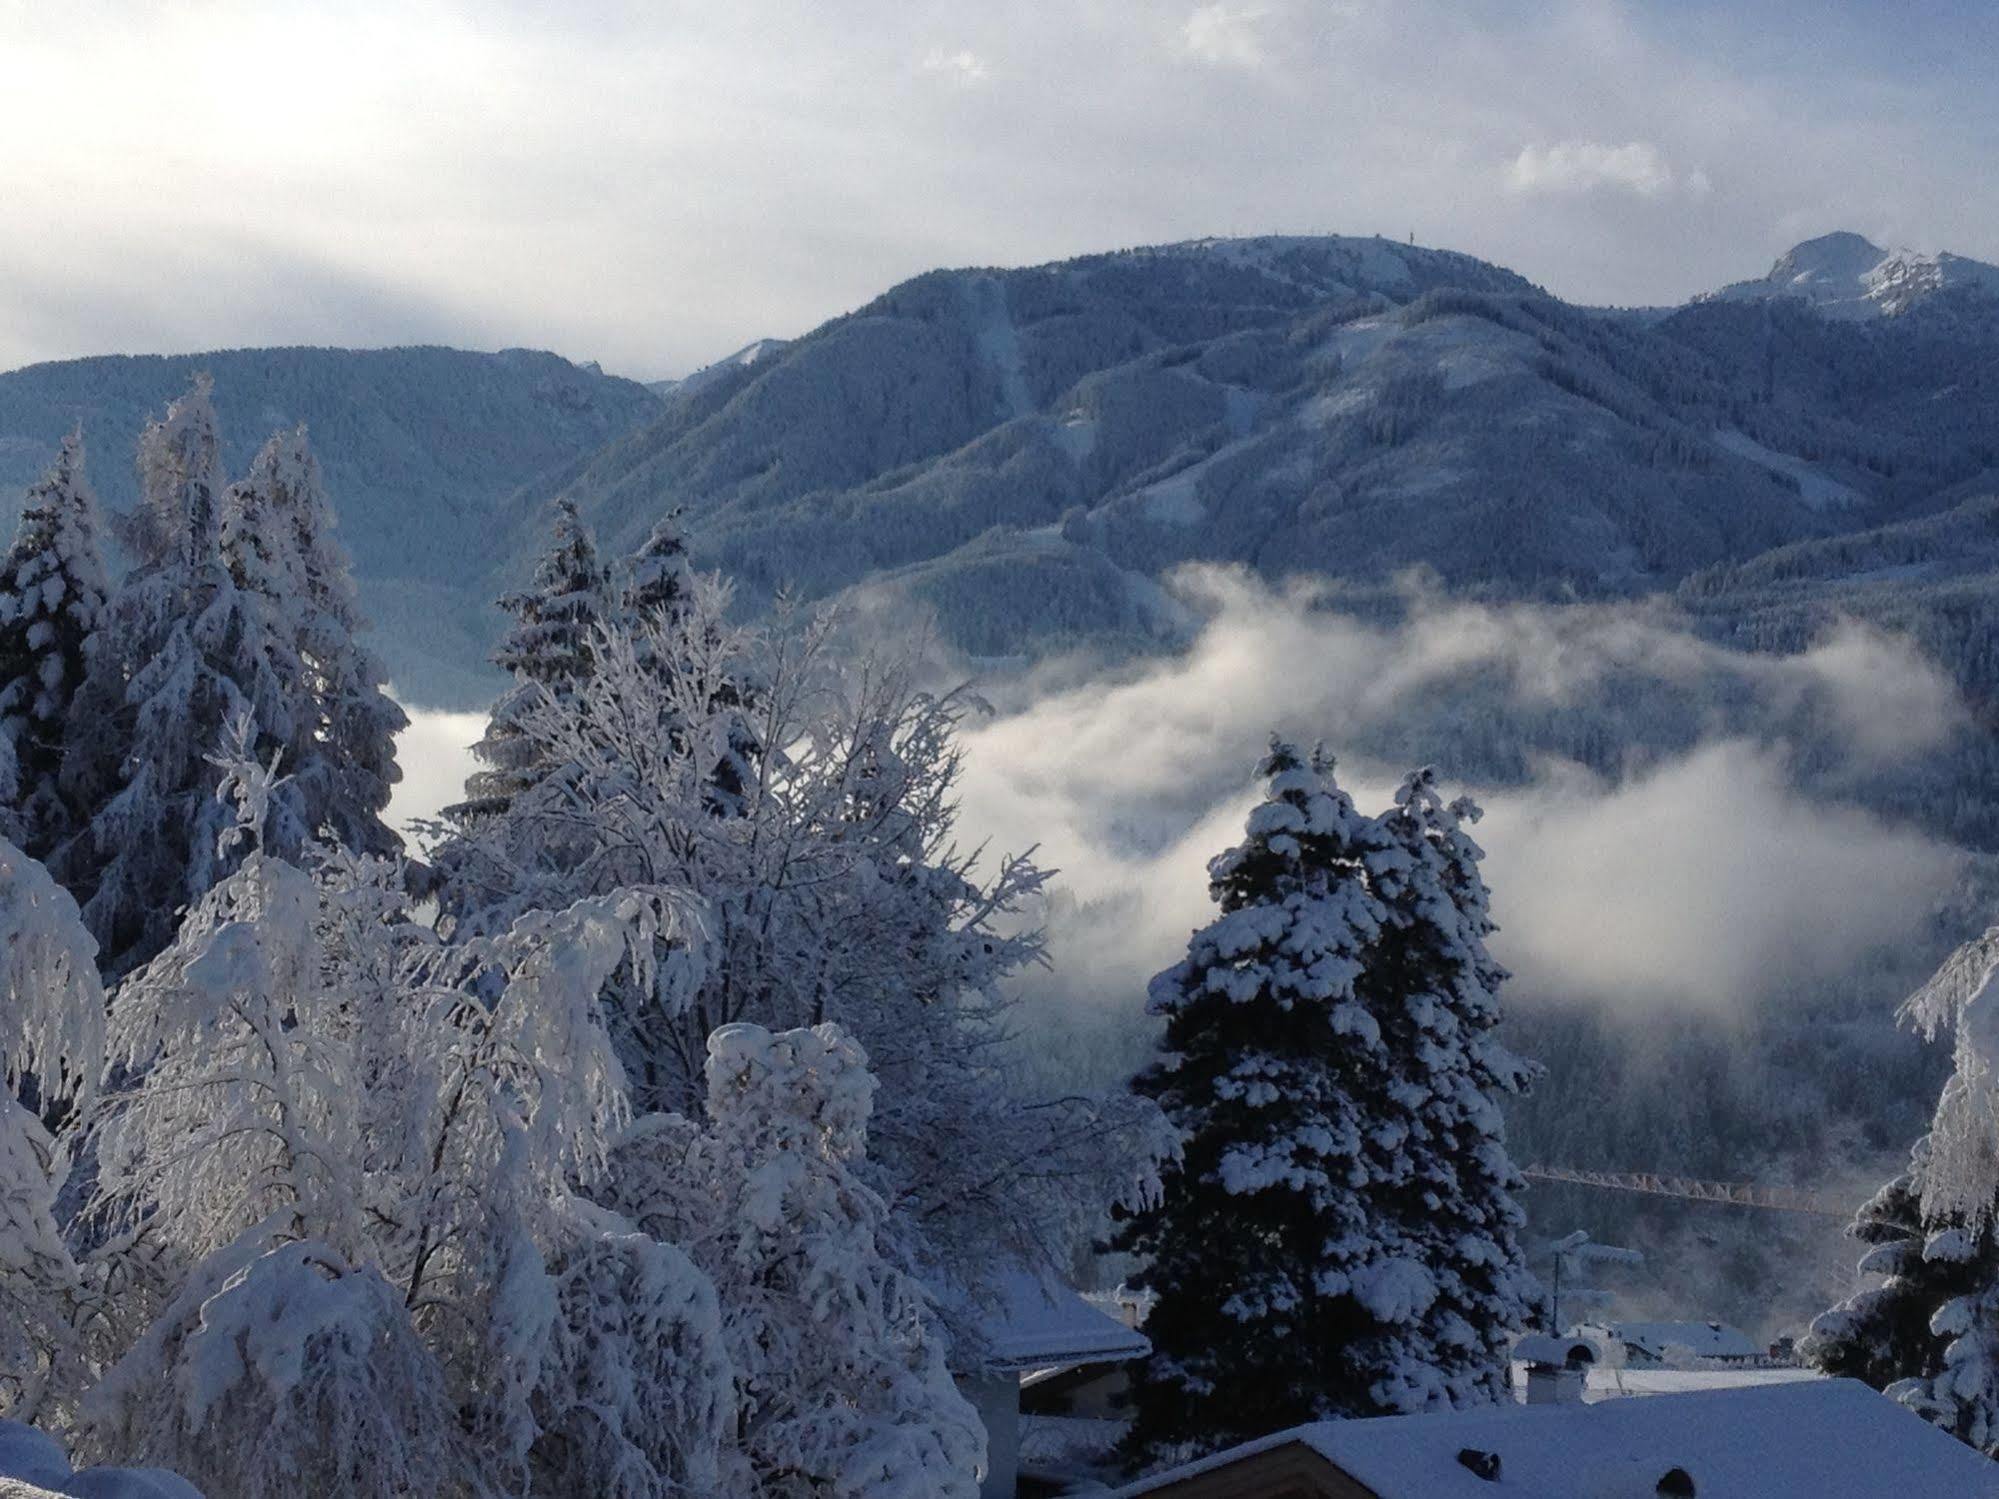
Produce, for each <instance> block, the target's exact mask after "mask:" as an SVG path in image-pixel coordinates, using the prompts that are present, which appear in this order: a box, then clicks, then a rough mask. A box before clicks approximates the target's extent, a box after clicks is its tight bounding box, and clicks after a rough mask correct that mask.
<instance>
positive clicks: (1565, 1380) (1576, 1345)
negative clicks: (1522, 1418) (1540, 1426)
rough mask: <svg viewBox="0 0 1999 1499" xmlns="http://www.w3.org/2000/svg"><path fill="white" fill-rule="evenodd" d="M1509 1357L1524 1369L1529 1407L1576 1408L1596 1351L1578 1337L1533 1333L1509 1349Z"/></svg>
mask: <svg viewBox="0 0 1999 1499" xmlns="http://www.w3.org/2000/svg"><path fill="white" fill-rule="evenodd" d="M1513 1356H1514V1358H1516V1359H1518V1360H1519V1361H1521V1362H1522V1363H1524V1364H1526V1366H1527V1403H1528V1404H1529V1405H1580V1404H1581V1403H1582V1398H1583V1376H1584V1374H1585V1373H1586V1372H1587V1370H1588V1369H1589V1366H1590V1365H1591V1364H1593V1363H1595V1362H1596V1352H1595V1350H1594V1349H1592V1348H1591V1347H1590V1345H1589V1344H1588V1343H1586V1342H1584V1341H1583V1340H1582V1339H1580V1338H1551V1337H1547V1336H1545V1335H1543V1334H1538V1333H1537V1334H1534V1335H1532V1336H1529V1337H1525V1338H1522V1339H1521V1340H1520V1341H1519V1342H1518V1343H1516V1344H1514V1346H1513Z"/></svg>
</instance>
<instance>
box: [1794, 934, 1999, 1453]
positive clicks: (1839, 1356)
mask: <svg viewBox="0 0 1999 1499" xmlns="http://www.w3.org/2000/svg"><path fill="white" fill-rule="evenodd" d="M1903 1016H1904V1018H1905V1019H1906V1020H1909V1021H1911V1022H1912V1023H1913V1024H1915V1025H1916V1026H1917V1027H1918V1028H1920V1029H1921V1030H1923V1031H1924V1032H1925V1033H1926V1034H1928V1035H1931V1036H1932V1037H1933V1036H1935V1035H1936V1034H1937V1033H1938V1032H1940V1031H1942V1030H1944V1029H1951V1030H1953V1031H1954V1032H1955V1035H1956V1042H1955V1052H1956V1071H1955V1072H1954V1074H1953V1075H1952V1077H1951V1078H1950V1080H1949V1081H1948V1082H1947V1083H1946V1084H1945V1085H1944V1090H1943V1095H1942V1097H1941V1098H1940V1099H1939V1100H1938V1101H1937V1108H1936V1114H1935V1117H1934V1118H1933V1120H1932V1121H1931V1125H1930V1132H1929V1134H1927V1135H1925V1136H1924V1137H1923V1138H1922V1139H1921V1140H1920V1141H1918V1142H1917V1144H1916V1146H1915V1149H1914V1150H1913V1151H1912V1152H1911V1153H1910V1157H1909V1168H1908V1170H1906V1171H1905V1172H1903V1173H1902V1174H1901V1175H1900V1176H1898V1177H1896V1178H1895V1180H1893V1181H1891V1182H1889V1183H1888V1184H1887V1185H1886V1186H1885V1187H1883V1188H1882V1189H1881V1190H1880V1191H1879V1192H1878V1193H1876V1194H1875V1196H1874V1197H1873V1199H1872V1200H1871V1201H1870V1202H1868V1203H1867V1205H1866V1206H1865V1207H1863V1208H1862V1209H1861V1210H1860V1213H1859V1215H1858V1216H1857V1217H1856V1218H1855V1220H1854V1222H1853V1226H1852V1227H1851V1228H1850V1229H1849V1230H1848V1232H1849V1233H1851V1234H1852V1235H1853V1236H1854V1237H1855V1238H1857V1239H1859V1240H1860V1241H1861V1242H1863V1243H1865V1244H1868V1245H1870V1246H1872V1247H1871V1248H1870V1249H1869V1250H1868V1252H1867V1254H1866V1255H1865V1256H1863V1257H1862V1259H1861V1261H1860V1266H1859V1269H1860V1273H1861V1274H1863V1275H1881V1276H1884V1277H1886V1278H1885V1280H1884V1281H1883V1282H1882V1283H1881V1284H1880V1285H1879V1286H1877V1287H1872V1288H1869V1289H1865V1290H1861V1291H1859V1292H1857V1293H1855V1294H1854V1295H1852V1296H1850V1297H1848V1298H1847V1299H1846V1300H1845V1301H1843V1302H1841V1303H1840V1304H1839V1305H1838V1306H1836V1307H1834V1308H1832V1309H1831V1310H1830V1311H1828V1312H1825V1313H1823V1314H1822V1315H1821V1316H1820V1317H1819V1318H1818V1319H1817V1320H1816V1321H1814V1322H1813V1323H1812V1330H1811V1333H1810V1335H1809V1336H1808V1337H1807V1338H1806V1339H1805V1343H1804V1346H1803V1349H1802V1352H1803V1353H1804V1356H1805V1358H1806V1359H1807V1361H1808V1362H1810V1363H1811V1364H1813V1365H1814V1366H1815V1367H1817V1368H1819V1369H1821V1370H1823V1371H1825V1372H1826V1373H1828V1374H1839V1375H1850V1376H1852V1377H1854V1378H1856V1379H1863V1380H1865V1381H1866V1382H1867V1383H1869V1384H1871V1385H1873V1386H1875V1388H1877V1389H1880V1390H1882V1391H1884V1392H1885V1393H1886V1394H1888V1395H1891V1396H1893V1397H1895V1398H1896V1399H1898V1400H1900V1401H1901V1402H1902V1403H1903V1404H1904V1405H1907V1406H1908V1407H1909V1408H1910V1409H1912V1410H1914V1411H1916V1412H1917V1413H1918V1414H1920V1415H1922V1416H1924V1417H1926V1418H1927V1419H1929V1420H1930V1421H1932V1422H1934V1423H1935V1424H1936V1425H1938V1426H1940V1427H1942V1428H1943V1429H1944V1430H1945V1431H1948V1432H1950V1433H1951V1434H1952V1435H1953V1436H1956V1437H1957V1438H1959V1439H1960V1440H1961V1441H1964V1442H1968V1443H1969V1444H1971V1445H1972V1446H1974V1447H1977V1448H1978V1449H1980V1450H1981V1451H1983V1452H1985V1453H1986V1454H1987V1455H1989V1456H1993V1457H1999V1109H1995V1103H1999V1095H1995V1081H1999V1074H1995V1070H1994V1069H1995V1064H1999V927H1995V928H1993V929H1992V930H1990V931H1987V932H1986V933H1985V934H1984V935H1983V936H1981V937H1978V938H1975V939H1974V940H1972V941H1971V942H1968V943H1966V944H1965V945H1964V946H1963V947H1961V948H1959V949H1958V950H1957V952H1955V953H1953V954H1952V955H1951V956H1950V957H1949V958H1948V959H1946V960H1945V962H1944V964H1943V966H1942V967H1941V968H1939V969H1938V970H1937V972H1936V974H1935V976H1934V977H1932V978H1931V979H1930V981H1929V982H1928V983H1927V984H1925V985H1924V986H1923V987H1922V988H1921V989H1919V990H1918V991H1917V992H1916V993H1915V994H1914V995H1912V996H1911V997H1910V998H1909V1000H1908V1002H1907V1004H1905V1005H1904V1006H1903Z"/></svg>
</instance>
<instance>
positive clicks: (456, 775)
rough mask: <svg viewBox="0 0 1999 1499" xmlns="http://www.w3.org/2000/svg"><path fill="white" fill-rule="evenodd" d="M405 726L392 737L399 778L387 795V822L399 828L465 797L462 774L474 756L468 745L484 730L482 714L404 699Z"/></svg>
mask: <svg viewBox="0 0 1999 1499" xmlns="http://www.w3.org/2000/svg"><path fill="white" fill-rule="evenodd" d="M403 711H404V712H405V713H407V714H408V715H409V720H410V726H409V727H408V728H407V729H405V730H404V731H403V733H402V734H401V735H400V736H398V737H397V739H396V763H397V764H398V765H400V766H401V767H402V772H403V778H402V780H400V781H399V782H397V783H396V788H395V790H394V792H393V793H392V794H391V795H390V797H389V810H388V812H387V814H386V816H387V820H388V824H389V826H390V827H392V828H395V829H396V830H397V831H398V832H403V831H405V830H406V829H407V828H408V827H409V825H410V823H411V822H413V821H419V820H422V819H425V818H431V817H435V816H437V814H438V813H439V812H442V811H443V810H444V809H445V808H446V807H448V806H450V805H451V804H452V803H453V802H456V801H463V800H464V798H465V777H466V776H467V775H468V774H470V773H471V771H472V769H473V768H474V765H475V763H476V762H475V761H474V760H473V758H472V746H473V745H474V744H475V743H477V742H478V740H479V738H480V737H481V736H482V735H484V734H485V732H486V715H485V714H483V713H452V712H448V711H445V710H442V709H437V708H418V707H413V706H411V705H410V704H408V703H405V704H403Z"/></svg>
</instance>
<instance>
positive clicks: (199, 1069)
mask: <svg viewBox="0 0 1999 1499" xmlns="http://www.w3.org/2000/svg"><path fill="white" fill-rule="evenodd" d="M246 737H247V734H246V735H245V736H244V737H242V738H239V739H238V742H237V744H236V746H235V753H236V756H237V773H238V774H240V775H242V776H244V777H247V778H248V780H247V784H246V783H243V782H238V783H237V784H236V786H235V788H234V789H235V790H236V791H237V793H238V800H239V803H240V807H241V812H240V815H241V817H242V819H243V820H242V823H241V824H240V827H239V828H238V829H236V830H235V831H237V832H239V833H240V835H241V836H242V837H244V838H246V839H249V840H250V841H251V842H252V843H253V844H255V843H259V842H260V840H261V838H262V830H263V827H264V825H265V819H266V818H267V816H268V814H269V810H270V807H271V805H272V804H273V802H275V800H276V797H275V795H274V794H273V793H274V792H276V791H277V790H278V789H279V788H278V787H277V786H276V785H274V784H273V781H272V778H271V777H270V776H269V775H268V773H264V772H260V771H259V770H258V769H257V768H256V767H254V765H247V764H246V763H245V761H246V757H247V745H246V744H245V742H244V738H246ZM319 904H320V898H319V893H318V891H317V890H316V889H315V888H314V885H313V881H312V878H311V876H309V875H308V874H306V873H305V872H304V871H303V870H301V869H299V868H298V867H297V866H296V865H293V864H290V863H287V862H285V861H284V860H282V859H279V858H275V857H272V856H271V855H269V854H267V853H265V852H264V851H263V849H262V848H261V846H258V847H253V849H252V851H251V852H250V853H249V854H248V855H247V857H245V858H244V859H243V860H242V862H241V865H240V867H238V868H237V869H236V871H235V872H234V873H232V874H231V875H230V876H229V877H228V878H227V879H226V880H224V881H223V882H222V883H221V884H219V885H217V886H216V887H215V888H214V889H212V890H210V891H209V892H207V893H206V894H205V895H203V896H202V897H201V899H200V900H198V901H197V902H196V903H195V904H194V906H193V907H192V908H191V909H190V910H189V911H188V913H187V916H186V918H185V920H183V921H182V923H181V926H180V929H179V931H178V933H177V934H176V935H175V938H174V940H173V942H171V943H170V944H169V945H168V946H167V947H166V949H165V950H164V951H162V952H161V953H160V954H159V955H158V956H156V957H155V958H153V959H152V961H151V962H149V963H147V964H146V965H145V966H144V967H143V968H141V969H139V970H137V971H136V972H134V973H133V974H131V975H130V976H129V977H127V978H126V979H125V981H124V982H123V983H121V984H120V985H119V986H118V988H117V990H116V992H115V994H114V996H113V1003H112V1008H111V1022H110V1034H109V1052H110V1056H111V1059H112V1061H113V1063H114V1064H115V1065H116V1067H117V1068H118V1069H119V1071H120V1072H121V1073H122V1074H123V1075H124V1076H126V1077H128V1078H130V1079H132V1081H131V1082H130V1083H129V1084H128V1085H127V1086H126V1087H124V1088H123V1089H121V1090H120V1091H118V1092H117V1093H115V1094H113V1095H111V1096H110V1098H109V1099H108V1100H107V1112H106V1113H105V1115H104V1116H103V1117H102V1118H100V1119H99V1120H98V1121H97V1124H96V1131H95V1139H96V1144H97V1161H98V1168H97V1171H98V1180H97V1192H98V1199H99V1211H100V1212H108V1213H109V1214H110V1216H111V1217H112V1219H113V1221H115V1222H118V1223H121V1224H122V1223H132V1224H136V1225H138V1226H139V1227H140V1229H141V1231H142V1232H143V1233H144V1234H145V1235H147V1236H149V1237H151V1238H153V1239H155V1240H156V1241H158V1242H161V1243H164V1244H168V1245H171V1246H172V1248H173V1250H174V1252H175V1253H176V1254H178V1255H180V1256H183V1257H185V1258H186V1259H188V1260H190V1261H195V1260H201V1259H204V1258H206V1257H207V1256H209V1255H211V1254H214V1253H216V1252H217V1251H219V1250H221V1249H223V1248H225V1247H226V1246H228V1245H229V1244H231V1243H234V1242H236V1241H237V1240H239V1239H241V1238H242V1237H243V1236H244V1235H246V1234H255V1235H259V1236H262V1237H264V1238H271V1239H279V1240H287V1239H306V1238H310V1239H315V1240H322V1241H324V1242H326V1243H327V1244H328V1245H329V1246H330V1247H331V1249H332V1250H333V1252H335V1253H338V1254H342V1255H349V1256H351V1255H352V1254H354V1253H355V1252H356V1250H357V1248H358V1246H359V1243H360V1234H361V1227H360V1213H361V1199H362V1189H361V1182H360V1177H359V1172H358V1167H359V1164H360V1160H361V1145H360V1137H359V1134H358V1130H359V1127H360V1124H361V1117H360V1111H359V1110H358V1109H357V1108H356V1107H355V1099H354V1097H353V1095H352V1093H351V1091H350V1090H351V1086H352V1083H353V1068H352V1065H351V1059H350V1057H349V1055H348V1050H349V1048H348V1046H347V1044H346V1035H345V1033H346V1031H347V1030H348V1026H347V1023H346V1019H345V1017H344V1016H343V1015H342V1014H341V1013H340V1010H341V1007H342V1005H343V1001H344V996H343V994H342V992H341V990H340V988H339V987H338V986H337V985H335V984H333V983H330V982H328V979H329V971H328V967H327V963H326V958H325V953H324V951H323V949H322V946H321V943H320V938H319V930H318V914H319Z"/></svg>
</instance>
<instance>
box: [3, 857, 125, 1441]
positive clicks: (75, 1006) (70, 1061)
mask: <svg viewBox="0 0 1999 1499" xmlns="http://www.w3.org/2000/svg"><path fill="white" fill-rule="evenodd" d="M96 957H97V944H96V943H95V942H93V941H92V940H91V938H90V934H89V933H88V932H86V931H85V930H84V927H83V920H82V916H81V914H80V913H79V912H78V910H77V908H76V902H75V901H73V900H71V899H70V897H69V895H68V893H67V892H66V891H64V890H63V889H62V888H61V887H60V886H59V885H57V884H56V883H55V881H54V880H52V879H51V878H50V877H49V874H48V871H47V870H45V869H43V868H42V866H41V865H39V864H37V863H36V862H35V861H34V860H32V859H30V858H29V857H28V856H27V855H26V854H24V853H23V852H22V851H21V850H20V849H18V848H15V847H14V846H13V845H12V844H10V843H6V842H0V1081H4V1083H5V1085H6V1092H5V1094H4V1095H0V1412H4V1413H5V1414H6V1415H8V1416H10V1417H13V1418H16V1419H20V1420H34V1419H36V1418H37V1417H38V1416H40V1415H41V1414H43V1412H44V1410H45V1409H46V1407H47V1403H48V1402H49V1401H50V1399H51V1398H52V1397H56V1398H61V1397H63V1396H65V1395H67V1396H70V1397H73V1396H74V1394H75V1385H76V1384H77V1382H78V1381H79V1380H80V1379H81V1377H82V1376H81V1368H80V1362H81V1357H82V1350H81V1347H80V1343H79V1339H78V1337H77V1335H76V1331H75V1318H74V1313H75V1311H76V1308H77V1305H78V1300H79V1292H80V1289H81V1287H80V1282H79V1276H78V1272H77V1266H76V1264H75V1262H74V1260H73V1259H72V1258H71V1254H70V1249H69V1246H68V1244H67V1243H66V1242H65V1241H64V1239H63V1237H62V1234H61V1232H60V1231H59V1229H58V1228H57V1225H56V1217H55V1200H56V1190H57V1185H58V1178H57V1175H56V1166H57V1161H56V1145H55V1142H54V1141H52V1140H51V1139H50V1138H49V1135H48V1132H47V1130H45V1129H44V1128H43V1126H42V1121H41V1120H40V1119H39V1118H38V1117H37V1116H36V1115H35V1114H33V1113H32V1112H30V1111H29V1110H27V1109H25V1108H23V1107H22V1106H21V1105H20V1104H19V1103H17V1102H16V1101H15V1100H14V1097H13V1094H14V1091H15V1090H16V1089H17V1088H18V1087H19V1086H20V1085H21V1083H22V1081H23V1079H24V1078H27V1077H30V1076H32V1078H33V1079H34V1081H35V1084H36V1088H37V1090H38V1092H39V1094H40V1096H41V1097H42V1099H43V1100H44V1101H53V1100H57V1099H70V1098H77V1097H82V1098H87V1097H88V1096H89V1093H90V1091H91V1089H92V1088H93V1086H94V1085H95V1083H96V1081H97V1078H98V1074H99V1072H100V1071H101V1069H102V1067H103V1060H104V994H103V991H102V990H101V989H100V988H99V987H98V982H97V963H96Z"/></svg>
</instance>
